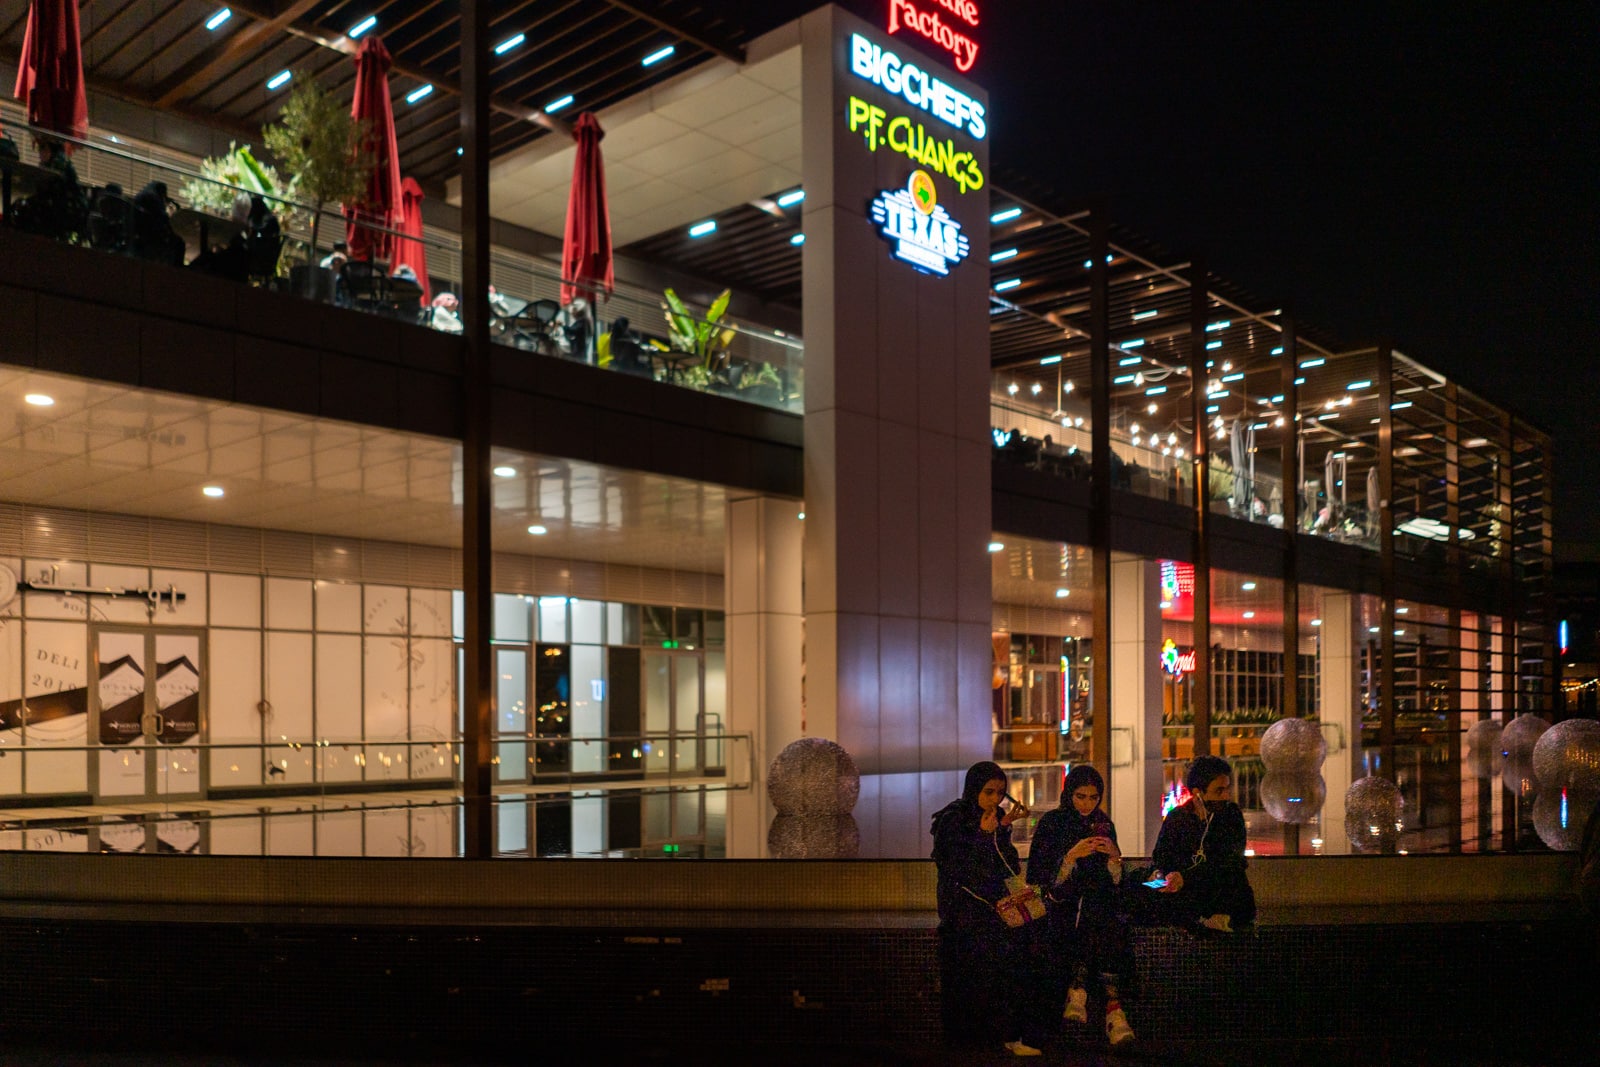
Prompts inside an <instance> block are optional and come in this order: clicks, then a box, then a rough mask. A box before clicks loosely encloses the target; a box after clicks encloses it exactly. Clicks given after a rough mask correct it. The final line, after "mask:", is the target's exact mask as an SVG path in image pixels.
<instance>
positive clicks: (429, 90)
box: [406, 82, 433, 104]
mask: <svg viewBox="0 0 1600 1067" xmlns="http://www.w3.org/2000/svg"><path fill="white" fill-rule="evenodd" d="M432 95H433V83H432V82H429V83H428V84H427V85H419V86H418V87H417V88H415V89H413V90H411V91H410V92H409V93H407V94H406V103H408V104H419V103H421V102H422V101H424V100H426V99H427V98H428V97H430V96H432Z"/></svg>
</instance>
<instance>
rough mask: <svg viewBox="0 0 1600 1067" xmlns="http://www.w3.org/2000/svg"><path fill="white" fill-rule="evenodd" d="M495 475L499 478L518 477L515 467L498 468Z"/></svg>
mask: <svg viewBox="0 0 1600 1067" xmlns="http://www.w3.org/2000/svg"><path fill="white" fill-rule="evenodd" d="M494 473H495V477H497V478H515V477H516V476H517V468H515V467H496V468H495V469H494Z"/></svg>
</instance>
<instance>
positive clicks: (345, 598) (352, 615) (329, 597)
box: [317, 582, 361, 634]
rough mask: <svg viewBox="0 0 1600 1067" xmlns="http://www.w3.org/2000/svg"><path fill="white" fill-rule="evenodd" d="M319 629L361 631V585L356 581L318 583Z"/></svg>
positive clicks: (348, 631)
mask: <svg viewBox="0 0 1600 1067" xmlns="http://www.w3.org/2000/svg"><path fill="white" fill-rule="evenodd" d="M317 630H318V631H319V632H321V633H345V634H354V633H360V632H361V587H360V586H359V585H356V584H354V583H348V584H347V583H344V582H318V583H317Z"/></svg>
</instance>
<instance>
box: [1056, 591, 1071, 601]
mask: <svg viewBox="0 0 1600 1067" xmlns="http://www.w3.org/2000/svg"><path fill="white" fill-rule="evenodd" d="M1071 593H1072V590H1070V589H1057V590H1056V598H1057V599H1060V598H1061V597H1064V596H1070V595H1071Z"/></svg>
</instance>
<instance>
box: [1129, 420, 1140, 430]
mask: <svg viewBox="0 0 1600 1067" xmlns="http://www.w3.org/2000/svg"><path fill="white" fill-rule="evenodd" d="M1128 429H1129V430H1131V431H1133V432H1134V433H1138V432H1139V424H1138V423H1137V422H1136V423H1134V424H1133V425H1132V426H1129V427H1128Z"/></svg>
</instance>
